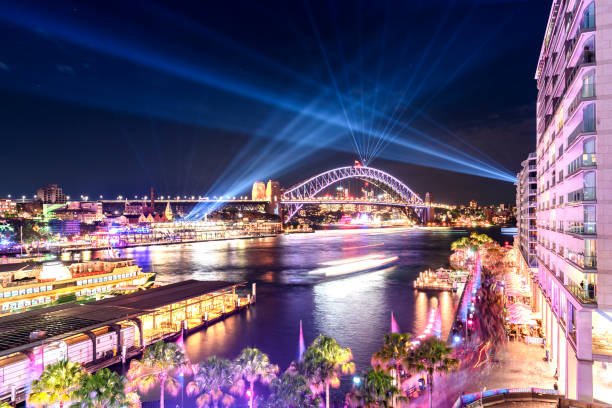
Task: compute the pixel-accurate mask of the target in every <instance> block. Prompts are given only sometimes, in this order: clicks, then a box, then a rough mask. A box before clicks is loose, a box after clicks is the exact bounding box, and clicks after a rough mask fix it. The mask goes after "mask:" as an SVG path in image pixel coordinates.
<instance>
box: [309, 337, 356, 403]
mask: <svg viewBox="0 0 612 408" xmlns="http://www.w3.org/2000/svg"><path fill="white" fill-rule="evenodd" d="M352 359H353V353H352V352H351V349H350V348H344V347H341V346H340V345H339V344H338V342H337V341H336V340H335V339H333V338H332V337H329V336H325V335H323V334H319V336H318V337H317V338H316V339H315V340H314V341H313V342H312V344H311V345H310V346H309V347H308V349H306V352H305V353H304V355H303V356H302V361H301V363H300V371H301V373H302V374H303V375H304V376H305V377H306V378H307V379H308V381H309V383H310V384H311V390H312V391H313V394H315V395H319V394H320V393H321V391H322V388H324V389H325V407H326V408H329V386H330V385H331V386H333V387H334V388H336V387H338V386H340V379H339V375H340V373H346V374H349V373H353V372H354V371H355V363H353V362H352V361H351V360H352Z"/></svg>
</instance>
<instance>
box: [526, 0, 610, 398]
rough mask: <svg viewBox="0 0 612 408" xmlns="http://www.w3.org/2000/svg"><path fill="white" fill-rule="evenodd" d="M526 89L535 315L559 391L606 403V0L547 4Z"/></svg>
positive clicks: (607, 141)
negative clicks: (533, 132) (531, 126)
mask: <svg viewBox="0 0 612 408" xmlns="http://www.w3.org/2000/svg"><path fill="white" fill-rule="evenodd" d="M535 79H536V80H537V88H538V98H537V122H536V129H537V149H536V155H537V157H536V166H537V215H536V220H537V237H538V238H537V239H538V244H537V249H536V251H537V258H538V273H537V275H535V276H534V284H533V292H534V293H533V295H534V307H535V311H536V312H537V313H540V314H541V317H542V324H543V327H544V331H545V336H546V347H547V349H548V350H549V352H550V356H551V358H552V361H553V364H554V366H555V369H556V370H557V373H558V376H559V381H558V383H559V389H560V390H561V391H562V392H564V393H565V394H566V395H567V396H568V397H569V398H572V399H574V398H575V399H580V400H586V401H591V400H593V399H595V400H602V401H605V402H607V403H612V382H611V380H610V379H611V378H612V364H611V362H612V334H611V333H612V2H611V1H610V0H553V1H552V8H551V11H550V16H549V19H548V25H547V27H546V31H545V36H544V41H543V44H542V49H541V53H540V57H539V61H538V65H537V69H536V75H535ZM596 155H597V160H595V157H596Z"/></svg>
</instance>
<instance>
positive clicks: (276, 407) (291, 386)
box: [265, 373, 321, 408]
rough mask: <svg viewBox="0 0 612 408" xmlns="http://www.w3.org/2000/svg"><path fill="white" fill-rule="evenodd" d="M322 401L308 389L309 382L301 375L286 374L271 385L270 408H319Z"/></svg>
mask: <svg viewBox="0 0 612 408" xmlns="http://www.w3.org/2000/svg"><path fill="white" fill-rule="evenodd" d="M320 404H321V399H320V398H319V397H317V396H316V395H314V394H313V393H312V392H311V391H310V388H309V387H308V381H307V380H306V378H305V377H304V376H302V375H300V374H291V373H285V374H283V375H282V376H281V377H280V378H275V379H274V380H272V382H271V383H270V396H269V397H268V399H267V401H266V404H265V406H266V407H268V408H318V407H319V406H320Z"/></svg>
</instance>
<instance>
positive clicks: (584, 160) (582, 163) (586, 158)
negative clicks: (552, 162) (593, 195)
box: [567, 153, 596, 177]
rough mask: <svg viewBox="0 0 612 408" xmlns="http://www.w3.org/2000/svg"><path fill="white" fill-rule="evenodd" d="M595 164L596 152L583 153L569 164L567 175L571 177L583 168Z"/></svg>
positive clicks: (591, 166)
mask: <svg viewBox="0 0 612 408" xmlns="http://www.w3.org/2000/svg"><path fill="white" fill-rule="evenodd" d="M595 165H596V161H595V153H583V154H581V155H580V156H578V157H577V158H576V159H575V160H574V161H573V162H571V163H570V164H568V165H567V176H568V177H569V176H571V175H572V174H574V173H576V172H578V171H580V170H583V169H588V168H593V167H595Z"/></svg>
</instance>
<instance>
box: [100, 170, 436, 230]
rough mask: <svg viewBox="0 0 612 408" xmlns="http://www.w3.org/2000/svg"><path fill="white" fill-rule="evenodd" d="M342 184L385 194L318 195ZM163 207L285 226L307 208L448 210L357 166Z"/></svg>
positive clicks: (176, 200)
mask: <svg viewBox="0 0 612 408" xmlns="http://www.w3.org/2000/svg"><path fill="white" fill-rule="evenodd" d="M344 180H361V181H364V182H368V183H370V184H371V185H373V186H375V187H377V188H379V189H380V190H382V191H384V192H385V193H387V194H385V195H384V196H376V197H370V198H366V197H329V196H322V195H321V193H322V192H324V191H326V189H328V188H329V187H331V186H333V185H335V184H338V183H340V182H342V181H344ZM126 198H127V197H126ZM143 199H147V197H143ZM101 201H102V202H103V203H104V205H105V207H107V206H109V205H113V204H114V205H122V204H123V203H125V199H124V198H123V197H121V196H119V197H117V199H115V200H101ZM151 201H153V197H151ZM166 203H170V204H171V205H184V206H187V207H189V208H196V207H197V206H201V207H204V208H206V207H214V208H221V207H224V206H230V205H231V206H236V207H238V208H244V209H249V208H250V209H262V210H264V211H266V212H268V213H271V214H277V215H279V216H281V217H282V219H283V221H284V222H285V223H287V222H289V221H291V219H292V218H293V217H294V216H295V215H296V214H297V213H298V212H299V211H300V209H302V208H303V207H304V206H308V205H321V204H330V205H334V204H338V205H342V204H354V205H367V206H387V207H399V208H404V209H406V210H409V209H411V210H412V211H414V213H415V214H416V215H417V216H418V217H419V218H420V219H421V220H422V221H423V222H426V221H427V220H428V219H430V217H431V212H432V211H433V209H435V208H448V206H446V205H443V204H436V203H433V202H431V201H429V200H428V199H427V197H425V199H423V198H421V197H420V196H419V195H418V194H416V193H415V192H414V191H413V190H412V189H411V188H410V187H408V186H407V185H406V184H405V183H403V182H402V181H401V180H399V179H398V178H396V177H394V176H393V175H391V174H389V173H387V172H385V171H383V170H380V169H377V168H374V167H368V166H362V165H358V164H356V165H354V166H345V167H338V168H335V169H331V170H327V171H325V172H322V173H319V174H316V175H314V176H312V177H310V178H308V179H306V180H304V181H301V182H299V183H297V184H294V185H293V186H291V187H289V188H284V189H283V188H281V187H280V185H279V183H278V182H274V181H269V182H268V183H267V185H266V184H264V183H263V182H255V183H254V185H253V191H252V196H251V197H247V196H242V197H230V196H218V197H217V196H213V197H202V196H197V197H196V196H183V197H180V196H177V197H170V196H168V197H164V196H161V197H156V198H155V204H156V205H158V206H161V205H166Z"/></svg>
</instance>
